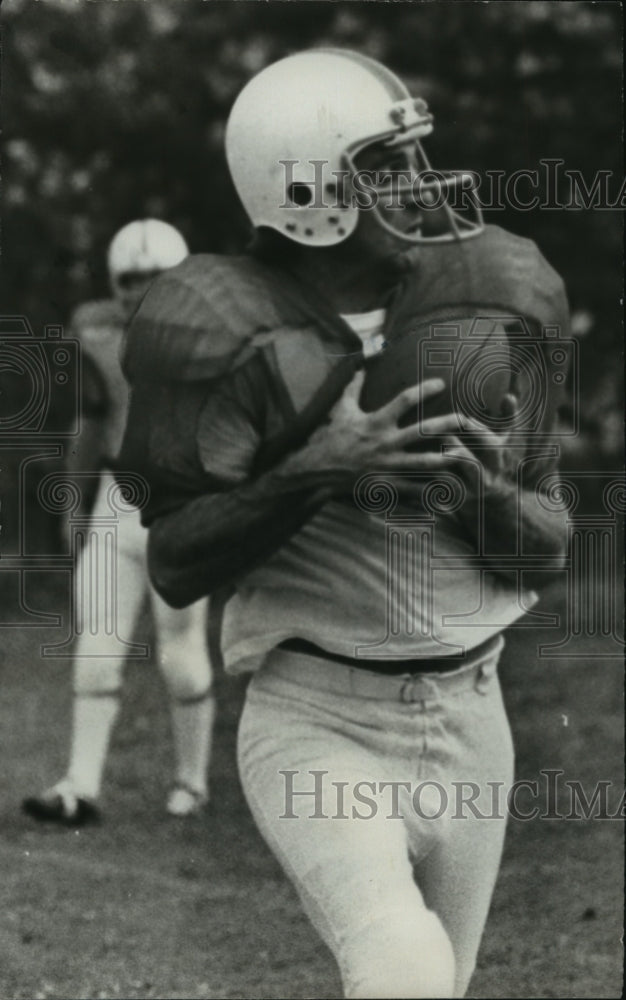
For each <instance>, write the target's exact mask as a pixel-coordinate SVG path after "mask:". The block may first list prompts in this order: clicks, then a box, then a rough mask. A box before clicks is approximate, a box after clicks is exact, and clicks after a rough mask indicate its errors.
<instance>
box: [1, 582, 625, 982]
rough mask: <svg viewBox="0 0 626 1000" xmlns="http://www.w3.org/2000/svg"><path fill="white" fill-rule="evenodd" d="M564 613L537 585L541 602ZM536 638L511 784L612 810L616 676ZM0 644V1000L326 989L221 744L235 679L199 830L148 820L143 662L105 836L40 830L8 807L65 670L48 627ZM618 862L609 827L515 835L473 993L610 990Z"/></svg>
mask: <svg viewBox="0 0 626 1000" xmlns="http://www.w3.org/2000/svg"><path fill="white" fill-rule="evenodd" d="M55 586H56V587H57V590H55ZM58 599H59V593H58V583H57V584H56V585H55V584H54V580H53V578H52V576H51V578H50V580H49V581H45V580H43V579H42V580H41V581H40V583H39V585H38V586H37V593H36V594H35V595H33V598H32V603H33V604H34V606H37V607H44V606H48V607H50V608H52V607H54V606H55V601H56V602H57V603H58ZM7 600H9V597H7ZM561 602H562V598H561V595H560V593H559V591H558V590H556V589H553V590H552V591H551V592H548V593H547V594H546V596H545V597H544V600H543V606H544V607H550V608H555V607H556V608H559V607H560V606H561ZM5 620H6V619H5ZM544 635H545V634H541V635H540V633H539V632H538V631H537V630H536V629H524V630H516V631H514V632H510V633H509V641H508V646H507V650H506V653H505V655H504V659H503V663H502V670H501V676H502V679H503V686H504V690H505V698H506V701H507V705H508V708H509V714H510V717H511V722H512V726H513V729H514V733H515V739H516V745H517V755H518V762H517V774H518V777H519V778H526V779H529V780H532V779H535V778H538V777H540V775H539V772H540V770H541V769H542V768H543V769H546V768H562V769H563V771H564V772H565V775H564V778H567V779H577V780H580V781H581V782H582V783H583V785H584V786H585V788H586V789H587V790H588V791H589V790H590V789H591V787H592V786H593V784H594V783H595V782H596V781H598V780H610V781H612V782H615V783H616V785H617V788H616V789H614V791H613V792H612V801H613V800H615V801H617V800H618V799H619V794H620V790H621V784H622V773H623V765H622V761H623V745H622V732H623V708H622V689H623V674H622V665H621V663H620V662H619V661H617V660H606V659H604V660H603V659H601V658H600V656H601V654H602V652H603V651H605V650H606V647H605V646H604V645H603V643H602V642H600V641H598V640H588V642H587V647H585V646H584V645H581V647H580V651H581V653H585V658H584V659H573V660H569V661H566V660H544V661H542V662H538V661H537V658H536V656H535V652H534V651H535V649H536V645H537V642H538V640H539V639H541V640H543V639H544ZM1 638H2V649H3V661H2V668H1V669H2V685H1V690H0V699H1V702H0V734H1V739H2V748H3V749H2V772H1V775H0V790H1V796H2V810H1V814H0V864H1V866H2V888H1V892H2V898H1V906H0V963H1V964H0V998H2V1000H9V998H11V1000H13V998H33V1000H34V998H44V997H58V998H79V997H80V998H97V997H102V998H105V997H128V998H131V997H135V998H139V997H141V998H152V997H162V998H166V997H171V998H174V997H188V998H196V997H197V998H202V997H206V998H208V997H228V998H235V997H248V998H252V997H255V998H256V997H259V998H260V997H268V998H270V997H284V998H287V997H293V998H296V997H319V998H326V997H336V996H338V995H340V987H339V979H338V975H337V972H336V969H335V966H334V962H333V959H332V958H331V956H330V954H329V953H328V951H327V950H326V948H325V947H324V946H323V945H322V944H321V942H320V941H319V940H318V938H317V936H316V934H315V933H314V932H313V931H312V930H311V928H310V926H309V924H308V922H307V920H306V918H305V917H304V916H303V914H302V912H301V910H300V907H299V903H298V901H297V899H296V897H295V895H294V893H293V891H292V890H291V888H290V886H289V885H288V883H287V882H286V880H285V878H284V877H283V875H282V873H281V871H280V869H279V868H278V866H277V864H276V863H275V862H274V860H273V858H272V856H271V855H270V854H269V851H268V850H267V848H266V847H265V845H264V843H263V842H262V841H261V839H260V837H259V835H258V834H257V832H256V830H255V828H254V826H253V823H252V820H251V818H250V815H249V813H248V810H247V807H246V805H245V802H244V800H243V797H242V793H241V790H240V786H239V782H238V778H237V775H236V769H235V764H234V743H235V732H236V725H237V718H238V715H239V711H240V707H241V703H242V699H243V695H244V691H245V682H244V681H243V680H240V679H231V678H225V677H219V678H218V688H217V694H218V700H219V711H220V714H219V724H218V728H217V735H216V750H215V755H214V764H213V767H212V789H213V797H214V806H213V809H212V811H211V812H210V813H207V815H206V816H203V817H202V818H201V819H197V820H193V821H186V822H183V821H177V820H172V819H169V818H167V817H166V816H165V815H164V814H163V803H164V797H165V790H166V786H167V782H168V779H169V768H170V761H171V753H170V745H169V731H168V724H167V712H166V704H165V699H164V697H163V690H162V687H161V682H160V679H159V678H158V675H157V674H156V672H155V670H154V669H152V668H151V667H150V666H149V665H148V666H146V665H142V666H130V667H129V668H128V674H127V688H126V698H125V701H124V708H123V715H122V718H121V720H120V724H119V726H118V728H117V730H116V737H115V741H114V746H113V749H112V753H111V756H110V760H109V766H108V770H107V779H106V793H105V798H104V802H103V805H104V808H105V819H104V822H103V823H102V824H101V825H100V826H99V827H96V828H89V829H87V830H83V831H80V832H73V831H68V830H57V829H54V828H52V829H50V828H48V829H46V828H44V829H42V828H39V827H37V826H35V825H34V824H33V822H32V821H29V820H28V819H27V818H26V817H23V816H22V815H21V813H20V811H19V802H20V799H21V798H22V796H23V795H25V794H28V793H30V792H33V791H36V790H38V789H39V788H40V787H42V786H43V785H45V784H46V783H49V782H50V781H51V780H52V779H55V778H56V777H58V776H59V774H60V773H61V771H62V769H63V766H64V763H65V754H66V742H67V735H68V734H67V732H66V725H67V720H68V717H69V710H70V694H69V665H68V663H67V662H64V661H51V660H42V659H41V656H40V652H39V649H40V645H41V643H42V642H44V641H46V640H48V639H49V638H50V634H49V633H46V630H41V629H20V628H6V629H3V630H2V637H1ZM622 853H623V842H622V825H621V823H619V822H617V821H602V820H597V819H596V820H593V819H589V820H577V821H574V820H572V821H565V820H542V821H540V820H536V821H533V822H519V821H512V822H511V823H510V826H509V832H508V839H507V845H506V850H505V857H504V861H503V866H502V871H501V874H500V878H499V882H498V886H497V889H496V894H495V898H494V903H493V907H492V911H491V915H490V918H489V922H488V926H487V930H486V934H485V938H484V941H483V946H482V949H481V953H480V957H479V965H478V969H477V971H476V974H475V977H474V979H473V981H472V985H471V988H470V995H471V996H473V997H485V998H487V997H568V998H569V997H572V998H573V997H617V996H619V995H620V994H621V972H622V957H621V956H622V947H621V943H620V937H621V933H622V927H621V917H622V904H623V876H622Z"/></svg>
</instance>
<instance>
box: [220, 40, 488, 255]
mask: <svg viewBox="0 0 626 1000" xmlns="http://www.w3.org/2000/svg"><path fill="white" fill-rule="evenodd" d="M432 129H433V124H432V115H431V114H430V113H429V111H428V108H427V106H426V103H425V101H423V100H422V99H421V98H412V97H411V96H410V95H409V93H408V91H407V89H406V87H405V86H404V84H403V83H402V82H401V81H400V80H399V79H398V78H397V77H396V76H395V74H393V73H391V71H390V70H388V69H386V67H384V66H382V65H381V64H380V63H378V62H376V61H375V60H373V59H369V58H368V57H366V56H362V55H361V54H360V53H355V52H350V51H347V50H341V49H318V50H310V51H308V52H303V53H300V54H299V55H295V56H288V57H287V58H286V59H282V60H280V61H279V62H277V63H274V64H272V65H270V66H268V67H267V68H266V69H265V70H263V71H262V72H261V73H259V74H258V75H257V76H256V77H254V78H253V79H252V80H251V81H250V82H249V83H248V85H247V86H246V87H244V89H243V91H242V92H241V94H240V95H239V97H238V99H237V101H236V102H235V105H234V107H233V110H232V112H231V115H230V118H229V121H228V125H227V130H226V155H227V159H228V163H229V167H230V172H231V176H232V178H233V182H234V184H235V187H236V188H237V191H238V193H239V196H240V198H241V200H242V202H243V205H244V208H245V209H246V211H247V213H248V215H249V217H250V219H251V221H252V223H253V224H254V225H255V226H256V227H261V226H269V227H270V228H272V229H275V230H276V231H277V232H279V233H282V234H283V235H284V236H287V237H288V238H290V239H292V240H294V241H296V242H298V243H301V244H304V245H306V246H317V247H322V246H333V245H336V244H338V243H341V242H343V241H344V240H346V239H348V237H349V236H350V235H351V234H352V233H353V232H354V230H355V229H356V226H357V224H358V219H359V215H360V213H362V212H365V211H370V212H372V213H373V214H374V217H375V219H376V222H377V223H378V224H379V225H380V226H381V227H382V228H383V229H385V230H386V231H387V232H389V233H391V234H393V235H394V236H395V237H397V238H398V239H399V240H400V241H403V242H407V243H409V244H421V243H427V244H431V243H433V242H447V241H450V240H458V239H465V238H468V237H470V236H474V235H478V234H479V233H480V232H482V229H483V222H482V215H481V209H480V203H479V202H478V198H477V197H476V194H475V182H474V179H473V177H472V176H471V175H470V174H467V173H465V174H464V173H462V172H451V171H448V172H441V171H434V170H433V169H432V167H431V165H430V163H429V161H428V158H427V156H426V154H425V152H424V149H423V147H422V145H421V141H420V140H421V139H422V138H423V137H424V136H426V135H429V134H430V132H432ZM385 173H386V174H387V175H388V176H387V177H386V178H385V176H384V174H385ZM459 195H460V197H461V200H462V209H461V210H459V209H458V207H457V203H458V202H459ZM466 209H469V211H465V210H466ZM418 216H420V217H421V218H420V219H419V220H418V218H417V217H418Z"/></svg>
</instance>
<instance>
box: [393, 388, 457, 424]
mask: <svg viewBox="0 0 626 1000" xmlns="http://www.w3.org/2000/svg"><path fill="white" fill-rule="evenodd" d="M445 387H446V384H445V382H444V381H443V379H441V378H428V379H425V380H424V381H423V382H418V384H417V385H412V386H411V387H410V388H409V389H403V390H402V392H399V393H398V395H397V396H394V398H393V399H392V400H391V401H390V402H389V403H386V404H385V406H381V408H380V409H379V410H376V417H377V418H378V419H379V420H382V421H384V422H385V423H387V422H389V423H397V421H398V419H399V418H400V417H401V416H402V414H403V413H406V411H407V410H409V409H410V408H411V407H412V406H417V405H418V403H422V402H423V401H424V400H425V399H430V398H431V396H436V395H438V393H440V392H442V391H443V390H444V389H445Z"/></svg>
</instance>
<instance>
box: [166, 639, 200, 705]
mask: <svg viewBox="0 0 626 1000" xmlns="http://www.w3.org/2000/svg"><path fill="white" fill-rule="evenodd" d="M159 665H160V667H161V672H162V674H163V678H164V680H165V683H166V685H167V690H168V692H169V694H170V697H171V698H172V699H173V700H174V701H179V702H192V701H200V700H201V699H202V698H204V697H206V696H208V695H209V694H210V693H211V688H212V681H213V678H212V674H211V668H210V664H209V660H208V657H207V655H206V653H205V652H204V650H202V651H200V650H199V651H197V652H196V653H195V654H189V653H188V654H187V655H186V656H184V657H181V656H180V653H179V652H177V653H175V654H172V655H168V651H167V649H165V650H163V652H162V653H161V655H160V657H159Z"/></svg>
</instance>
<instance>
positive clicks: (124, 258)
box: [107, 219, 189, 313]
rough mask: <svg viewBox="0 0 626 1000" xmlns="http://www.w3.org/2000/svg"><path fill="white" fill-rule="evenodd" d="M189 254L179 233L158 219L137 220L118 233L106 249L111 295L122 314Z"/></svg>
mask: <svg viewBox="0 0 626 1000" xmlns="http://www.w3.org/2000/svg"><path fill="white" fill-rule="evenodd" d="M188 254H189V250H188V248H187V244H186V243H185V240H184V239H183V237H182V236H181V234H180V233H179V232H178V230H177V229H175V228H174V226H170V225H169V224H168V223H167V222H161V220H160V219H138V220H136V221H135V222H129V223H128V225H126V226H124V227H123V228H122V229H120V230H119V232H118V233H116V235H115V236H114V237H113V239H112V241H111V244H110V246H109V252H108V256H107V262H108V267H109V279H110V282H111V289H112V291H113V295H114V296H115V298H116V299H117V300H118V302H120V304H121V305H122V308H123V309H124V311H125V312H126V313H128V312H130V311H132V309H134V307H135V306H136V305H137V303H138V301H139V299H140V298H141V297H142V296H143V294H144V292H145V291H146V289H147V287H148V285H149V284H150V282H151V281H152V280H153V279H154V278H155V277H156V276H157V275H158V274H160V273H161V271H165V270H167V268H170V267H175V266H176V265H177V264H180V263H181V261H183V260H184V259H185V257H187V256H188Z"/></svg>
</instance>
